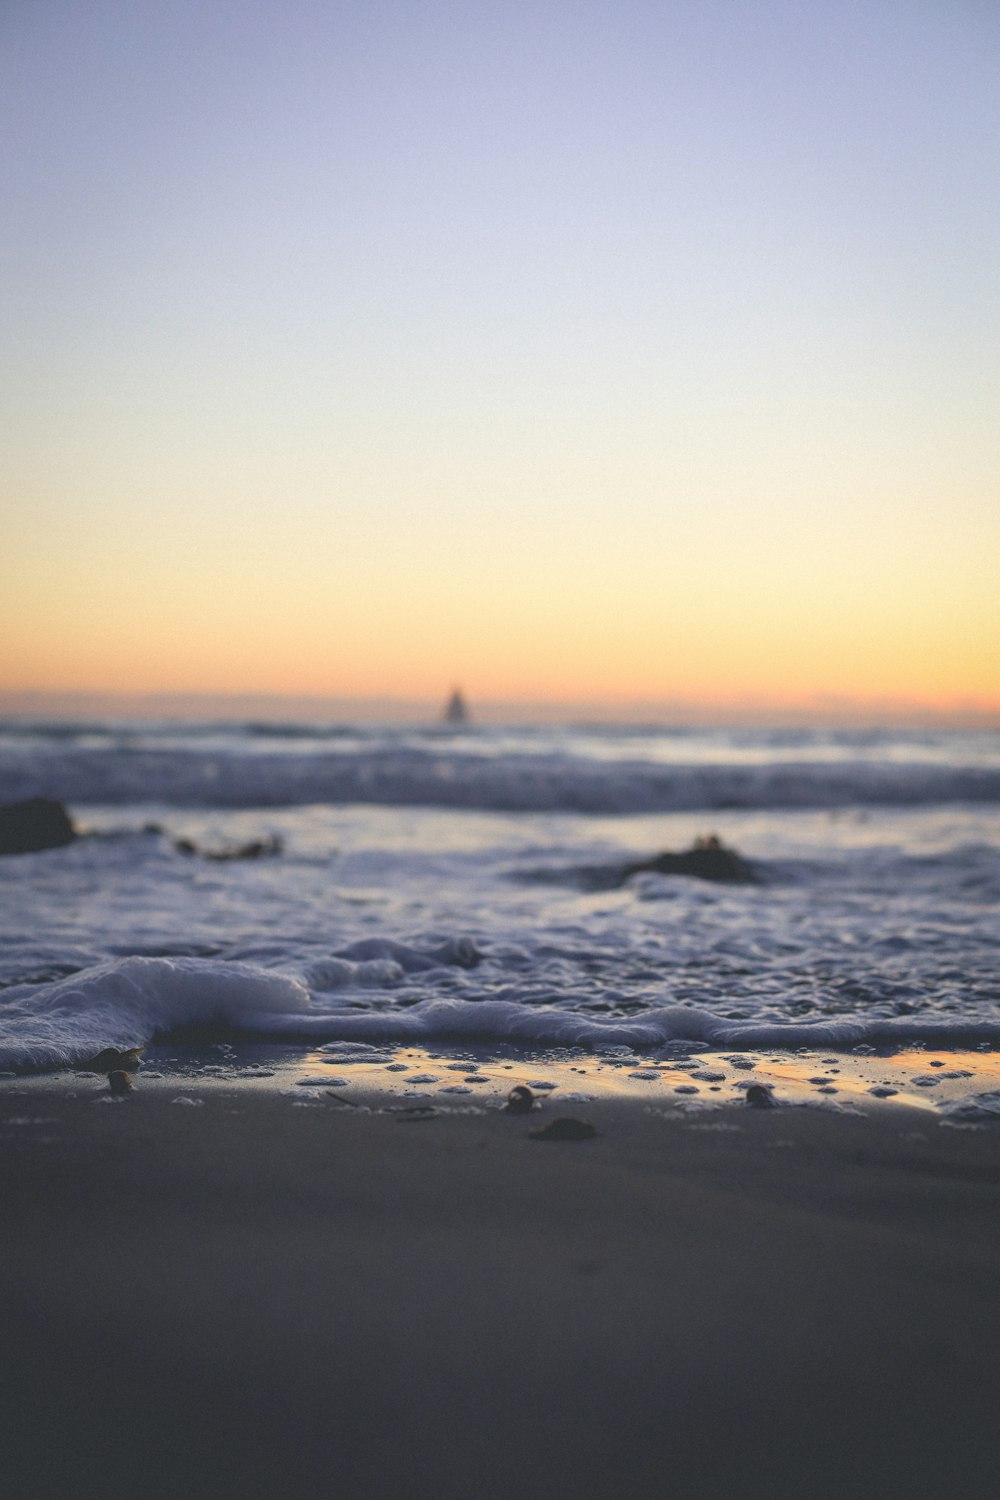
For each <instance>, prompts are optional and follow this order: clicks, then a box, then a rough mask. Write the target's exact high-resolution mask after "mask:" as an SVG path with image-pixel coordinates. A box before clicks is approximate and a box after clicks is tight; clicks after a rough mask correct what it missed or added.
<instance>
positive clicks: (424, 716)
mask: <svg viewBox="0 0 1000 1500" xmlns="http://www.w3.org/2000/svg"><path fill="white" fill-rule="evenodd" d="M463 696H464V697H465V700H466V702H467V703H468V705H469V708H470V722H471V723H472V724H473V725H474V724H476V723H477V722H478V723H490V724H501V723H505V722H506V723H513V722H528V723H579V722H583V723H587V722H599V723H626V724H642V723H646V724H651V725H653V724H662V725H665V726H671V727H679V726H684V725H688V726H719V727H723V726H726V725H733V726H736V725H748V726H750V725H761V726H770V727H780V726H788V727H793V726H797V725H808V726H810V727H823V726H825V725H829V726H830V727H857V728H864V727H868V728H874V727H878V726H880V725H883V724H888V725H890V726H892V727H894V728H902V727H912V728H934V727H939V728H956V729H958V728H976V729H1000V703H996V704H992V703H984V702H982V701H976V700H971V701H970V700H964V701H957V702H953V703H945V704H943V703H940V702H938V703H935V702H933V701H927V700H919V699H904V698H890V697H878V698H876V697H869V698H860V697H858V698H855V697H850V696H848V695H832V694H826V695H821V696H820V695H818V696H816V697H814V698H810V699H795V700H784V701H777V700H774V699H767V698H763V697H753V696H750V695H748V696H747V697H744V698H733V697H730V698H725V699H721V698H714V699H709V698H706V699H697V700H695V699H690V698H679V697H673V698H670V697H663V698H628V699H613V698H609V697H597V698H592V699H568V698H567V699H554V698H545V699H542V698H531V697H525V698H515V697H483V698H477V697H476V696H475V695H474V694H472V693H469V692H465V691H464V690H463ZM446 701H447V694H446V693H442V694H441V696H440V698H438V697H433V698H432V697H430V696H429V695H424V696H414V697H403V696H400V695H395V694H389V693H374V694H366V695H364V696H361V695H356V694H346V693H309V694H306V693H295V694H290V693H274V692H257V693H247V692H244V693H212V692H203V691H202V692H176V691H174V692H128V693H120V692H119V693H116V692H101V691H90V690H85V689H84V690H81V689H72V690H65V691H56V690H51V689H6V690H5V689H0V715H3V716H7V717H13V718H21V717H25V716H35V717H51V718H55V719H63V718H67V717H77V716H86V715H88V714H89V715H98V714H103V715H109V716H114V715H116V714H117V715H118V716H122V717H138V718H143V717H150V718H176V719H185V718H194V717H208V718H211V719H222V720H233V719H241V718H242V719H245V718H247V717H250V718H264V719H266V718H268V717H273V718H274V719H275V720H276V721H278V722H280V721H283V720H288V719H290V718H295V717H305V718H316V717H320V716H321V717H323V718H330V717H331V716H334V717H342V716H344V715H345V714H348V715H350V716H351V717H356V718H360V719H362V720H367V721H372V720H374V721H375V722H381V723H390V722H393V721H394V720H397V721H400V722H413V721H422V722H427V721H430V722H432V723H433V722H440V721H441V718H442V713H443V709H444V705H445V703H446Z"/></svg>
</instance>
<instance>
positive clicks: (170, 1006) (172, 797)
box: [0, 720, 1000, 1070]
mask: <svg viewBox="0 0 1000 1500" xmlns="http://www.w3.org/2000/svg"><path fill="white" fill-rule="evenodd" d="M36 795H42V796H49V797H57V798H60V799H62V800H63V801H64V802H65V803H66V804H67V806H68V808H69V810H70V812H71V814H72V816H73V818H74V820H75V822H76V824H77V826H78V828H80V830H81V831H82V832H83V833H84V834H85V835H86V836H85V837H82V838H80V839H79V840H78V841H77V842H75V843H74V844H71V845H69V846H67V847H63V848H58V849H51V850H46V851H42V852H39V853H36V854H27V855H17V856H9V857H6V858H3V859H0V1069H8V1070H10V1069H25V1068H34V1069H43V1068H58V1067H63V1066H66V1065H67V1064H70V1063H73V1062H79V1061H81V1060H82V1059H85V1058H86V1057H88V1056H91V1055H92V1054H93V1053H94V1052H96V1051H98V1050H100V1049H101V1048H103V1047H106V1046H109V1045H113V1046H117V1047H130V1046H136V1045H141V1044H146V1043H149V1042H150V1041H151V1040H152V1039H153V1038H154V1037H158V1038H164V1037H170V1036H171V1035H176V1034H178V1033H183V1034H185V1035H187V1034H189V1033H190V1032H191V1030H192V1028H193V1029H194V1030H195V1031H201V1032H210V1033H211V1034H213V1035H215V1036H222V1037H225V1036H235V1035H237V1034H243V1035H247V1034H249V1035H254V1036H258V1037H271V1038H278V1037H280V1038H286V1039H293V1038H294V1039H298V1040H301V1041H303V1042H305V1043H307V1044H308V1045H309V1046H312V1047H316V1046H322V1045H324V1044H327V1043H341V1042H342V1043H348V1044H351V1043H354V1044H369V1045H370V1044H380V1045H381V1044H385V1045H387V1046H390V1045H392V1046H410V1047H416V1046H419V1047H425V1048H426V1047H429V1046H433V1045H436V1044H446V1043H449V1042H455V1041H462V1040H464V1041H466V1042H475V1043H476V1044H477V1045H478V1046H480V1048H486V1049H489V1048H490V1047H493V1048H495V1049H501V1048H506V1047H509V1046H511V1045H518V1044H519V1045H522V1046H524V1047H535V1048H538V1047H547V1048H562V1047H565V1048H585V1049H588V1050H590V1051H594V1052H597V1053H599V1054H600V1053H602V1052H603V1053H608V1052H609V1051H610V1050H611V1049H615V1048H626V1049H633V1050H634V1051H635V1052H636V1053H637V1054H639V1055H647V1054H648V1055H649V1056H650V1057H656V1056H663V1055H665V1050H666V1051H668V1050H669V1049H670V1048H671V1047H674V1048H676V1047H677V1046H679V1045H681V1044H689V1045H690V1046H691V1047H712V1048H715V1049H722V1048H729V1049H749V1050H750V1051H751V1052H752V1051H753V1050H754V1049H770V1050H772V1051H773V1050H774V1049H780V1048H792V1049H794V1048H802V1047H806V1048H821V1049H826V1050H831V1051H837V1050H838V1049H854V1048H859V1047H860V1048H865V1047H873V1046H879V1047H886V1046H898V1047H903V1046H907V1045H910V1044H912V1043H921V1042H922V1043H926V1044H927V1045H930V1046H933V1047H943V1046H946V1045H952V1046H964V1047H972V1046H975V1045H977V1044H979V1045H982V1044H995V1045H1000V974H998V968H997V957H998V937H1000V924H998V920H997V919H998V905H1000V735H997V734H996V733H991V732H986V731H980V732H971V731H969V732H957V731H950V732H946V731H921V732H901V731H865V732H860V731H850V732H849V731H837V732H831V731H817V730H783V731H776V730H770V729H745V730H738V729H712V730H696V729H686V730H676V729H665V728H657V727H635V726H607V725H604V726H576V727H557V728H552V727H531V726H528V727H521V728H517V727H493V726H469V727H461V728H454V729H453V728H446V727H437V726H432V727H428V728H420V727H419V726H418V727H414V726H412V725H411V726H406V727H397V728H393V727H388V728H386V727H370V726H369V727H363V726H352V725H338V724H326V725H324V724H280V725H279V724H267V723H259V724H258V723H247V724H230V723H226V724H222V723H158V724H157V723H140V722H123V721H115V722H92V723H75V724H74V723H58V724H44V723H28V722H26V721H23V720H22V721H18V722H11V721H8V722H6V723H5V724H3V725H0V802H10V801H14V800H17V799H20V798H24V797H29V796H36ZM708 834H715V835H717V836H718V837H720V838H721V839H722V840H723V841H724V842H725V843H726V844H728V845H731V846H733V847H735V848H736V849H738V850H739V852H740V853H741V854H742V855H743V856H744V857H745V858H746V859H747V860H748V861H750V863H751V865H752V868H753V870H754V873H755V874H756V876H757V879H756V880H755V881H754V882H753V883H751V884H746V885H721V884H712V883H709V882H706V881H702V880H697V879H692V878H690V877H688V876H680V875H661V874H657V873H653V872H644V873H643V872H640V873H638V874H634V875H632V876H631V877H630V878H628V879H625V880H624V881H623V880H622V878H621V877H622V867H623V866H625V865H627V864H628V863H629V862H633V861H638V860H641V859H644V858H648V857H650V856H652V855H654V854H656V853H658V852H660V851H662V850H679V849H683V848H685V847H687V846H688V845H690V843H691V842H692V841H693V840H694V839H695V838H696V837H698V836H700V835H708ZM252 845H258V846H262V848H258V851H257V853H258V857H256V858H240V857H231V856H234V855H238V854H239V853H240V851H241V850H243V851H245V850H246V849H247V847H248V846H252Z"/></svg>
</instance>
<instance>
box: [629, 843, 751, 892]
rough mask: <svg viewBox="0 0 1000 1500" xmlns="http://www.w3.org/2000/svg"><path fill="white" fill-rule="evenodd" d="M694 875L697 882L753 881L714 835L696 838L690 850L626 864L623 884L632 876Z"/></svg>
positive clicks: (744, 865) (737, 856)
mask: <svg viewBox="0 0 1000 1500" xmlns="http://www.w3.org/2000/svg"><path fill="white" fill-rule="evenodd" d="M646 873H649V874H653V875H693V876H694V878H695V879H696V880H721V881H729V882H732V883H733V884H736V883H741V884H749V883H750V882H752V881H754V880H756V878H757V877H756V876H755V875H754V872H753V870H752V869H751V868H750V866H749V865H748V864H747V862H746V860H745V859H744V858H743V857H742V855H740V854H737V852H736V850H735V849H727V848H726V846H725V844H723V843H722V842H721V840H720V839H718V838H716V836H715V834H709V835H708V837H707V838H700V839H696V840H695V842H694V844H693V845H692V846H691V848H690V849H685V850H683V851H682V852H681V853H680V854H671V853H669V852H668V853H664V854H655V855H654V856H653V858H652V859H642V860H638V861H637V862H636V863H635V864H631V865H626V866H625V867H624V870H623V873H622V882H623V883H624V882H625V881H626V880H629V879H631V877H632V876H633V875H641V874H646Z"/></svg>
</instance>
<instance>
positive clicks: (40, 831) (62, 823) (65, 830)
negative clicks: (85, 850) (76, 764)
mask: <svg viewBox="0 0 1000 1500" xmlns="http://www.w3.org/2000/svg"><path fill="white" fill-rule="evenodd" d="M78 837H79V834H78V833H77V831H76V829H75V828H74V827H73V824H72V821H71V819H70V817H69V814H68V813H67V811H66V809H65V807H64V806H63V804H62V803H61V802H56V801H54V800H53V799H52V798H50V797H29V798H28V800H27V801H26V802H8V803H7V805H6V807H0V854H34V853H36V852H37V851H38V850H39V849H58V848H61V847H62V846H63V845H64V844H72V843H73V841H74V840H75V839H77V838H78Z"/></svg>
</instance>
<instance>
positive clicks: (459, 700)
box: [442, 688, 469, 724]
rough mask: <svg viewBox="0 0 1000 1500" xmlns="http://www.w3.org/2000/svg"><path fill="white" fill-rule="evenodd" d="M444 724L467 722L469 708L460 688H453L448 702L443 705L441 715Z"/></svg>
mask: <svg viewBox="0 0 1000 1500" xmlns="http://www.w3.org/2000/svg"><path fill="white" fill-rule="evenodd" d="M442 718H443V719H444V721H445V723H446V724H468V722H469V708H468V704H467V703H466V701H465V699H464V698H463V697H462V690H461V688H455V690H454V692H453V693H452V695H451V697H450V698H449V699H448V702H447V703H446V704H445V706H444V713H443V715H442Z"/></svg>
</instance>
